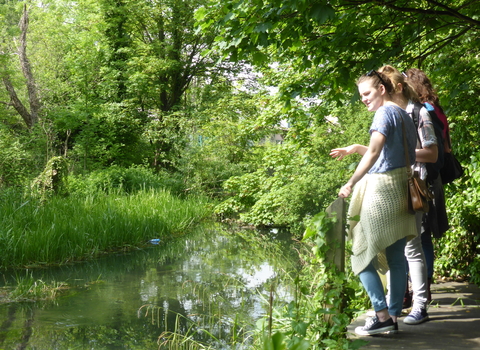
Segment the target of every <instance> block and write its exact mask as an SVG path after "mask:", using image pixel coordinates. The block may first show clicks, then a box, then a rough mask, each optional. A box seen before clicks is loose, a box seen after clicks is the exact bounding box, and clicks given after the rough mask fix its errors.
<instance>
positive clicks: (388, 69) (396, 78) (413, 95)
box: [378, 65, 420, 102]
mask: <svg viewBox="0 0 480 350" xmlns="http://www.w3.org/2000/svg"><path fill="white" fill-rule="evenodd" d="M378 71H379V72H382V73H383V74H384V75H386V76H387V77H389V78H390V81H391V82H392V84H393V90H394V91H395V92H397V86H398V84H401V85H402V94H403V96H404V97H405V98H406V99H407V100H412V101H413V102H420V99H419V97H418V95H417V92H416V91H415V89H414V88H413V87H412V86H410V84H408V83H407V82H406V81H405V76H404V75H403V74H402V73H400V71H399V70H398V69H396V68H395V67H392V66H390V65H386V66H383V67H381V68H379V69H378Z"/></svg>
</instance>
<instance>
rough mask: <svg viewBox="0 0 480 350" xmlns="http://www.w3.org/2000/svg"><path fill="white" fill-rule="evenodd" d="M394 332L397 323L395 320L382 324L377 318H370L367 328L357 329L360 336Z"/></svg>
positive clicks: (366, 323) (366, 324) (356, 331)
mask: <svg viewBox="0 0 480 350" xmlns="http://www.w3.org/2000/svg"><path fill="white" fill-rule="evenodd" d="M392 331H395V323H394V322H393V320H392V319H391V318H389V319H388V320H386V321H385V322H380V321H379V319H378V317H377V316H374V317H372V318H368V319H367V321H366V322H365V326H363V327H357V328H355V333H357V334H358V335H374V334H380V333H390V332H392ZM397 331H398V325H397Z"/></svg>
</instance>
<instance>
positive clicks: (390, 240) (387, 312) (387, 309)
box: [330, 71, 417, 335]
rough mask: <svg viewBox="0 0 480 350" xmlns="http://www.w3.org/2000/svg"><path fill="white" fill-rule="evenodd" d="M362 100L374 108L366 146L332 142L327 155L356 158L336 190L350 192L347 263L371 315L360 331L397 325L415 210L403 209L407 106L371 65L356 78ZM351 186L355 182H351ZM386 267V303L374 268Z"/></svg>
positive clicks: (409, 131) (411, 147)
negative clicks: (397, 100) (335, 145)
mask: <svg viewBox="0 0 480 350" xmlns="http://www.w3.org/2000/svg"><path fill="white" fill-rule="evenodd" d="M357 87H358V91H359V93H360V96H361V99H362V102H363V103H364V104H365V105H366V106H367V109H368V110H369V111H372V112H375V115H374V118H373V122H372V125H371V127H370V143H369V145H368V147H367V146H363V145H358V144H354V145H350V146H348V147H344V148H336V149H333V150H332V151H331V152H330V155H331V156H332V157H334V158H338V160H340V159H342V158H343V157H345V156H346V155H348V154H353V153H358V154H360V155H362V156H363V157H362V159H361V161H360V163H359V165H358V166H357V169H356V170H355V172H354V174H353V175H352V177H351V178H350V179H349V180H348V182H347V183H346V184H345V185H344V186H343V187H342V188H341V189H340V191H339V194H338V195H339V196H340V197H343V198H346V197H348V196H350V194H352V198H351V201H350V206H349V210H348V217H349V218H354V217H356V216H359V217H360V219H359V221H350V229H349V237H350V238H351V239H352V253H353V255H352V257H351V261H352V269H353V272H354V273H355V274H358V275H359V277H360V280H361V282H362V284H363V286H364V288H365V290H366V291H367V293H368V295H369V297H370V301H371V303H372V306H373V308H374V310H375V313H376V315H375V316H374V317H372V318H370V319H367V322H366V323H365V326H363V327H357V328H356V329H355V332H356V333H357V334H360V335H373V334H379V333H385V332H396V331H397V330H398V323H397V317H398V316H400V315H401V313H402V304H403V296H404V292H405V287H406V279H405V273H406V270H405V256H404V248H405V243H406V241H407V239H412V238H413V237H415V236H416V235H417V232H416V226H415V216H414V215H411V214H409V213H408V205H407V170H406V166H407V165H406V164H405V151H404V146H403V144H404V143H403V128H402V123H403V126H404V128H405V131H406V138H407V145H408V154H409V159H410V163H411V164H408V166H411V165H412V164H414V162H415V146H416V136H415V135H416V129H415V125H414V123H413V122H412V120H411V118H410V117H409V116H408V114H407V112H406V111H405V110H403V109H402V108H400V107H399V106H398V105H396V104H395V103H393V102H392V94H393V93H394V89H393V85H392V83H391V81H390V79H389V78H388V77H387V76H385V75H384V74H382V73H379V72H376V71H371V72H369V73H368V74H366V75H363V76H361V77H360V78H359V79H358V81H357ZM354 186H355V187H354ZM388 269H390V300H389V302H388V305H387V301H386V298H385V293H384V287H383V284H382V282H381V279H380V276H379V275H378V273H377V270H378V271H379V272H382V273H386V271H388Z"/></svg>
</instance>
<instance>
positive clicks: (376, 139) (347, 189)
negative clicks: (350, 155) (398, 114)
mask: <svg viewBox="0 0 480 350" xmlns="http://www.w3.org/2000/svg"><path fill="white" fill-rule="evenodd" d="M385 140H386V137H385V135H383V134H382V133H379V132H378V131H374V132H373V133H372V136H371V137H370V144H369V145H368V148H367V149H366V152H365V154H364V155H363V157H362V160H361V161H360V163H359V164H358V166H357V169H356V170H355V173H353V175H352V177H351V178H350V180H348V182H347V183H346V184H345V185H344V186H343V187H342V188H341V189H340V192H339V193H338V196H339V197H343V198H345V197H348V196H349V195H350V193H352V188H353V186H354V185H355V184H356V183H357V182H358V181H360V179H361V178H362V177H363V176H364V175H365V174H366V173H367V172H368V171H369V170H370V168H371V167H372V166H373V164H375V162H376V161H377V159H378V157H379V156H380V153H381V152H382V149H383V146H384V145H385ZM363 147H365V146H363Z"/></svg>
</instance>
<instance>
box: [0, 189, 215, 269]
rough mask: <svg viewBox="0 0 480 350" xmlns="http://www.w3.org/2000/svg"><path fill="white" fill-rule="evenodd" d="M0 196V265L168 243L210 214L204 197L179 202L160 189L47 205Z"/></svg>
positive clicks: (63, 259) (10, 195)
mask: <svg viewBox="0 0 480 350" xmlns="http://www.w3.org/2000/svg"><path fill="white" fill-rule="evenodd" d="M1 197H2V198H1V201H0V251H1V252H2V254H0V267H10V266H29V265H38V264H58V263H65V262H69V261H73V260H79V259H85V258H88V257H91V256H95V255H97V254H98V253H101V252H105V251H110V250H115V249H119V248H122V247H126V246H138V245H141V244H143V243H145V242H147V241H148V240H149V239H153V238H160V239H166V238H168V237H171V236H175V235H178V234H180V233H182V232H184V231H186V230H188V229H190V228H191V227H192V225H194V224H195V223H197V222H199V221H200V220H202V219H204V218H205V217H207V216H208V215H209V214H210V209H209V206H208V203H207V201H206V200H205V199H202V198H200V197H190V198H186V199H180V198H178V197H176V196H173V195H172V194H170V192H168V191H166V190H161V189H150V190H144V191H138V192H136V193H134V194H130V195H127V194H125V193H124V192H119V193H118V194H114V193H109V194H106V193H102V192H99V193H98V194H96V195H88V196H70V197H60V196H54V197H52V198H50V199H48V200H47V201H46V202H42V201H40V200H38V199H35V198H32V197H25V196H21V195H19V194H16V193H14V192H4V193H2V196H1Z"/></svg>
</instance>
